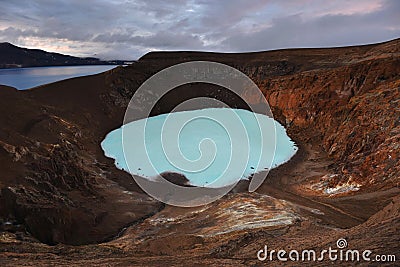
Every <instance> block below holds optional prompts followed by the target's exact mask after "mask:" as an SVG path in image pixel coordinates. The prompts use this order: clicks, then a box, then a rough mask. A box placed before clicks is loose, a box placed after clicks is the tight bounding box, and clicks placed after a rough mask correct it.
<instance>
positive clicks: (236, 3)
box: [0, 0, 400, 59]
mask: <svg viewBox="0 0 400 267" xmlns="http://www.w3.org/2000/svg"><path fill="white" fill-rule="evenodd" d="M399 3H400V1H396V0H363V1H354V0H353V1H348V0H338V1H321V0H298V1H279V0H255V1H246V0H221V1H213V0H171V1H164V0H154V1H146V0H108V1H107V0H93V1H82V0H60V1H53V0H19V1H7V0H0V6H1V7H2V8H1V9H0V41H8V42H12V43H14V44H17V45H22V46H27V47H35V48H42V49H46V50H49V51H56V52H61V53H69V54H73V55H78V56H93V55H94V54H95V53H96V56H99V57H101V58H107V59H110V58H121V59H134V58H138V57H140V56H141V55H142V54H143V53H146V52H148V51H153V50H212V51H231V52H234V51H237V52H242V51H254V50H267V49H276V48H286V47H321V46H336V45H351V44H363V43H370V42H379V41H384V40H388V39H393V38H396V37H399V33H400V22H399V18H398V17H399V16H398V14H399V11H400V5H399Z"/></svg>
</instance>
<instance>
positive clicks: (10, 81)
mask: <svg viewBox="0 0 400 267" xmlns="http://www.w3.org/2000/svg"><path fill="white" fill-rule="evenodd" d="M115 67H116V66H115V65H94V66H56V67H33V68H16V69H0V84H3V85H8V86H12V87H15V88H17V89H19V90H24V89H28V88H32V87H36V86H39V85H43V84H47V83H52V82H56V81H60V80H64V79H69V78H73V77H79V76H86V75H92V74H97V73H101V72H104V71H107V70H110V69H113V68H115Z"/></svg>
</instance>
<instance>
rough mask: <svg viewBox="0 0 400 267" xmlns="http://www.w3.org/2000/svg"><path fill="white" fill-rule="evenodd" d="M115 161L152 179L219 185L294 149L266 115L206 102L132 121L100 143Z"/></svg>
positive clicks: (266, 166) (283, 131)
mask: <svg viewBox="0 0 400 267" xmlns="http://www.w3.org/2000/svg"><path fill="white" fill-rule="evenodd" d="M101 147H102V149H103V150H104V153H105V155H106V156H108V157H111V158H113V159H115V165H116V166H117V167H118V168H119V169H122V170H125V171H127V172H129V173H131V174H133V175H139V176H142V177H145V178H148V179H150V180H151V179H154V177H156V176H157V175H159V174H161V173H165V172H174V173H179V174H183V175H185V177H186V178H187V179H188V180H189V183H190V184H191V185H194V186H201V187H214V188H216V187H223V186H228V185H231V184H234V183H236V182H237V181H238V180H240V179H247V178H249V177H250V176H251V175H252V174H254V173H256V172H260V171H264V170H266V169H268V170H270V169H272V168H275V167H277V166H279V165H281V164H283V163H285V162H287V161H288V160H289V159H290V158H291V157H292V156H293V155H294V154H295V153H296V152H297V150H298V148H297V146H296V144H295V143H294V142H293V141H292V140H291V139H290V138H289V136H288V135H287V133H286V129H285V128H284V127H283V126H282V125H281V124H279V123H278V122H277V121H275V120H274V119H273V118H270V117H268V116H265V115H262V114H257V113H253V112H250V111H247V110H243V109H230V108H208V109H201V110H193V111H181V112H174V113H169V114H162V115H158V116H154V117H149V118H146V119H142V120H137V121H133V122H130V123H127V124H125V125H123V126H122V127H120V128H118V129H116V130H113V131H111V132H110V133H108V134H107V136H106V137H105V139H104V140H103V141H102V143H101Z"/></svg>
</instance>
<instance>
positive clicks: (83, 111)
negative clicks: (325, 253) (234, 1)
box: [0, 40, 400, 266]
mask: <svg viewBox="0 0 400 267" xmlns="http://www.w3.org/2000/svg"><path fill="white" fill-rule="evenodd" d="M190 60H210V61H217V62H222V63H225V64H228V65H231V66H234V67H236V68H238V69H240V70H241V71H243V72H245V73H246V74H247V75H249V76H250V77H251V78H252V79H253V80H254V81H255V82H256V84H257V85H258V86H259V87H260V88H261V90H262V92H263V93H264V95H265V96H266V98H267V100H268V101H269V103H270V106H271V109H272V110H273V113H274V115H275V117H276V118H277V119H278V120H279V121H280V122H281V123H283V124H284V125H285V126H286V127H287V129H288V132H289V135H290V136H291V137H293V138H294V140H295V141H296V142H297V143H298V144H299V146H300V151H299V153H298V154H297V155H296V157H295V158H294V159H293V160H292V161H291V162H289V163H288V164H285V165H283V166H282V167H279V168H278V169H276V170H273V171H271V173H270V176H269V178H268V179H267V181H266V183H265V184H264V185H263V186H262V187H261V188H260V189H259V190H258V193H257V194H246V193H235V194H231V195H229V196H227V197H225V198H223V199H221V200H219V201H218V202H217V203H214V204H211V205H210V206H207V207H204V208H203V209H199V210H188V209H177V208H173V207H166V208H165V207H164V206H163V205H162V204H160V203H158V202H156V201H154V200H152V199H150V198H148V197H147V195H145V194H143V193H142V192H141V191H140V190H139V189H138V188H137V186H136V185H135V183H134V182H133V179H132V178H131V177H130V176H129V175H127V174H126V173H124V172H121V171H119V170H117V169H116V168H115V167H114V166H113V162H112V160H110V159H107V158H105V157H104V156H103V154H102V151H101V148H100V146H99V143H100V141H101V140H102V139H103V138H104V136H105V134H106V133H107V132H108V131H110V130H111V129H113V128H116V127H118V126H120V124H121V123H122V118H123V115H124V111H125V108H126V106H127V104H128V102H129V99H130V98H131V96H132V95H133V93H134V92H135V90H136V89H137V88H138V86H140V84H141V83H142V82H144V81H145V80H146V79H147V78H148V77H150V76H151V75H152V74H154V73H156V72H157V71H158V70H161V69H162V68H164V67H166V66H170V65H173V64H175V63H179V62H184V61H190ZM399 73H400V40H394V41H391V42H386V43H382V44H377V45H368V46H360V47H347V48H331V49H292V50H279V51H271V52H259V53H248V54H219V53H198V52H162V53H161V52H159V53H149V54H147V55H145V56H144V57H142V58H141V59H140V60H139V61H138V62H137V63H135V64H133V65H132V66H129V67H124V68H123V67H118V68H116V69H114V70H111V71H109V72H106V73H103V74H99V75H94V76H89V77H81V78H76V79H70V80H66V81H61V82H57V83H54V84H49V85H45V86H42V87H39V88H35V89H32V90H26V91H17V90H15V89H13V88H9V87H0V122H1V124H0V166H1V169H0V190H1V191H0V192H1V193H0V204H1V205H0V220H1V221H2V222H3V223H2V226H1V227H2V230H3V233H2V235H1V236H0V242H1V245H0V251H2V254H0V261H1V260H4V262H6V263H9V264H16V263H20V264H22V263H23V262H24V259H23V258H22V257H21V256H20V255H22V254H19V253H23V255H24V257H28V258H29V259H31V260H35V261H36V263H37V264H39V263H50V264H56V263H59V262H62V263H64V264H66V265H69V264H87V263H97V264H108V263H116V261H118V263H120V264H122V265H129V264H137V265H157V264H158V263H159V260H162V261H163V262H168V263H171V264H172V263H178V264H179V263H180V264H186V265H188V264H189V265H190V264H194V263H195V262H199V261H201V262H203V263H205V264H214V265H219V266H220V265H249V264H255V263H257V261H256V258H255V253H256V251H258V250H259V249H260V248H261V247H262V246H263V244H264V243H265V240H270V242H271V244H275V248H279V247H287V246H288V244H289V243H290V245H291V246H292V247H294V248H298V249H300V248H310V247H312V248H327V246H332V244H334V243H335V242H336V240H337V239H338V238H339V237H346V238H347V239H348V241H349V243H350V244H353V245H354V246H355V247H356V248H359V249H362V248H364V249H367V248H369V247H368V244H373V248H374V249H378V250H379V252H380V253H390V252H391V253H397V252H398V240H399V235H398V233H399V225H400V224H399V212H398V211H399V207H400V206H399V205H400V202H399V198H398V197H397V198H393V196H396V195H399V180H400V164H399V156H400V155H399V151H400V121H399V117H400V109H399V106H400V105H399V103H400V102H399V101H400V97H399V96H400V89H399V86H400V75H399ZM215 89H218V88H215V87H212V86H210V85H207V84H193V85H186V86H183V87H182V88H178V91H177V92H178V93H175V94H172V95H171V96H170V97H168V98H167V99H165V100H164V101H163V103H162V105H159V106H157V107H156V109H155V110H154V114H157V113H162V112H168V111H169V110H170V109H171V108H172V107H173V106H174V105H176V104H178V103H180V102H181V101H184V100H185V99H187V98H189V97H195V96H210V97H214V98H219V99H221V100H225V101H227V102H228V103H230V104H231V105H232V106H240V107H241V105H242V103H240V102H238V101H237V100H236V99H235V98H232V95H230V94H229V93H227V92H226V91H223V90H221V91H219V93H216V92H218V90H215ZM242 96H243V97H244V98H245V99H246V100H247V101H251V102H254V103H257V101H259V100H258V99H254V98H252V97H251V96H249V95H247V94H246V92H245V91H243V95H242ZM144 101H145V100H144ZM349 188H353V189H354V188H356V189H354V190H358V191H350V192H348V193H342V194H340V193H339V194H327V193H326V192H336V191H335V190H339V192H340V190H344V191H345V190H346V189H349ZM327 189H329V190H328V191H326V190H327ZM266 194H267V195H269V196H271V197H269V196H266ZM281 199H283V200H281ZM243 203H248V205H249V206H247V207H242V206H241V205H242V204H243ZM249 207H250V208H249ZM227 211H229V213H227ZM274 216H277V217H276V218H284V219H285V220H284V221H280V220H281V219H279V220H277V222H278V223H276V224H275V222H276V220H275V219H274V218H275V217H274ZM371 216H372V217H371ZM255 221H256V222H259V223H258V224H257V226H254V227H247V226H246V225H252V224H251V223H252V222H255ZM272 222H274V223H272ZM283 222H285V223H283ZM128 225H132V226H133V227H128V229H127V230H126V231H125V232H121V233H120V234H121V236H120V237H119V238H117V239H115V240H114V241H112V242H108V243H105V244H102V245H91V246H81V247H78V248H77V250H75V249H74V248H71V247H68V246H64V245H59V246H57V247H47V246H44V245H41V244H40V243H37V241H35V240H36V239H38V240H39V241H41V242H44V243H47V244H56V243H65V244H73V245H77V244H87V243H96V242H101V241H105V240H109V239H110V238H111V237H113V236H116V235H117V234H118V233H119V232H120V230H121V229H123V228H124V227H126V226H128ZM245 226H246V227H245ZM227 229H230V230H229V231H226V230H227ZM231 230H232V231H231ZM25 231H26V232H25ZM364 235H367V237H366V238H364V237H363V236H364ZM32 238H35V239H32ZM176 238H179V240H180V242H176ZM178 252H179V254H182V256H179V255H177V254H178ZM185 255H186V256H185ZM189 255H190V257H188V256H189ZM155 256H157V257H155ZM160 257H162V258H161V259H160ZM398 257H399V255H398ZM188 258H190V259H189V260H188ZM321 264H322V263H321Z"/></svg>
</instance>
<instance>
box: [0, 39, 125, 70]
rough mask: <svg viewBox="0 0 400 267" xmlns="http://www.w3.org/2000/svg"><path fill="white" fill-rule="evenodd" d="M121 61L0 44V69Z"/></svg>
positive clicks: (99, 63) (107, 63)
mask: <svg viewBox="0 0 400 267" xmlns="http://www.w3.org/2000/svg"><path fill="white" fill-rule="evenodd" d="M124 63H125V62H124V61H122V60H111V61H102V60H100V59H98V58H94V57H86V58H81V57H74V56H69V55H63V54H59V53H52V52H47V51H44V50H40V49H28V48H23V47H18V46H15V45H13V44H10V43H0V68H23V67H42V66H74V65H122V64H124Z"/></svg>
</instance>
